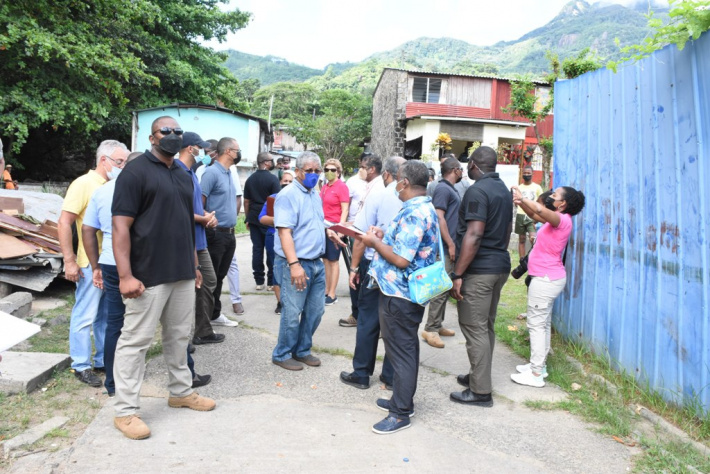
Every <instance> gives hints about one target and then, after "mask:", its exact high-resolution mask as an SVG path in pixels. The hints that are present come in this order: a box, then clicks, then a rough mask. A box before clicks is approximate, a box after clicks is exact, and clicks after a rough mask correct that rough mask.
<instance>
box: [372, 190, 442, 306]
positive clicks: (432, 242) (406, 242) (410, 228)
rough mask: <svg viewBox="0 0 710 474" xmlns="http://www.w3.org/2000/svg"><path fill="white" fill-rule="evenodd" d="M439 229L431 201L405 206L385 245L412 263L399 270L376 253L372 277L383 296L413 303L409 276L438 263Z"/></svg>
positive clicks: (424, 198)
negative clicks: (410, 294) (410, 295)
mask: <svg viewBox="0 0 710 474" xmlns="http://www.w3.org/2000/svg"><path fill="white" fill-rule="evenodd" d="M438 227H439V219H438V217H437V215H436V211H435V210H434V206H432V205H431V198H430V197H428V196H420V197H416V198H412V199H410V200H408V201H406V202H405V203H404V204H403V206H402V210H401V211H399V213H398V214H397V215H396V216H395V218H394V220H393V221H392V223H391V224H390V225H389V227H388V228H387V231H386V232H385V236H384V238H383V239H382V242H383V243H384V244H385V245H389V246H391V247H392V251H393V252H394V253H395V254H396V255H399V256H400V257H402V258H404V259H406V260H407V261H408V262H410V263H409V266H408V267H407V268H405V269H401V268H397V267H396V266H395V265H393V264H391V263H389V262H388V261H387V260H385V259H384V258H383V257H382V256H381V255H380V254H379V253H378V252H375V256H374V257H373V259H372V264H371V265H370V270H369V271H368V273H369V274H370V275H371V276H372V277H373V279H374V280H375V281H376V282H377V285H378V286H379V287H380V291H382V293H384V294H385V295H387V296H394V297H397V298H403V299H405V300H409V301H411V299H410V297H409V280H408V278H409V275H411V274H412V273H413V272H415V271H417V270H419V269H421V268H424V267H428V266H429V265H432V264H434V262H435V261H436V255H437V253H438V252H439V237H438V235H439V229H438Z"/></svg>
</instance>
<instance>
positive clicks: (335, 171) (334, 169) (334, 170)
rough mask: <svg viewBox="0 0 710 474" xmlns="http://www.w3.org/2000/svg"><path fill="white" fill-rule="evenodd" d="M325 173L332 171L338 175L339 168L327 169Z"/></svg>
mask: <svg viewBox="0 0 710 474" xmlns="http://www.w3.org/2000/svg"><path fill="white" fill-rule="evenodd" d="M324 171H325V172H326V173H327V172H328V171H332V172H333V173H337V172H338V170H337V168H326V169H325V170H324Z"/></svg>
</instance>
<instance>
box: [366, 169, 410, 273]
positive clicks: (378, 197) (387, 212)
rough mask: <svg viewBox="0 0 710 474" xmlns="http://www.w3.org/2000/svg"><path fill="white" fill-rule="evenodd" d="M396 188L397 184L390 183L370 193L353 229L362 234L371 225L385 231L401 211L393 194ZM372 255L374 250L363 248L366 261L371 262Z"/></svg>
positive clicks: (397, 199)
mask: <svg viewBox="0 0 710 474" xmlns="http://www.w3.org/2000/svg"><path fill="white" fill-rule="evenodd" d="M396 187H397V182H396V181H392V182H391V183H390V184H389V186H387V187H386V188H384V189H378V190H376V191H373V192H372V193H370V196H368V198H367V199H366V200H365V204H364V206H363V209H362V211H361V212H360V213H359V214H358V215H357V217H356V218H355V227H357V228H358V229H360V230H362V231H363V232H367V230H368V229H369V228H370V226H373V225H374V226H375V227H379V228H380V229H383V230H384V229H387V228H388V227H389V225H390V223H391V222H392V220H393V219H394V218H395V216H396V215H397V214H398V213H399V211H400V210H401V209H402V201H400V199H399V198H398V197H397V196H396V195H395V193H394V188H396ZM374 255H375V249H373V248H370V247H365V254H364V257H365V259H366V260H372V257H374Z"/></svg>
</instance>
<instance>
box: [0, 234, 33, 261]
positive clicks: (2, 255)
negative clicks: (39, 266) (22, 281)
mask: <svg viewBox="0 0 710 474" xmlns="http://www.w3.org/2000/svg"><path fill="white" fill-rule="evenodd" d="M35 252H37V248H36V247H34V246H32V245H30V244H26V243H25V242H23V241H21V240H20V239H18V238H16V237H13V236H11V235H7V234H4V233H2V232H0V259H7V258H17V257H26V256H27V255H32V254H33V253H35Z"/></svg>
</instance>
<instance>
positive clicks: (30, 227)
mask: <svg viewBox="0 0 710 474" xmlns="http://www.w3.org/2000/svg"><path fill="white" fill-rule="evenodd" d="M0 222H2V223H3V224H8V225H11V226H14V227H18V228H20V229H22V230H26V231H29V232H37V230H38V229H39V226H36V225H34V224H30V223H29V222H26V221H23V220H22V219H18V218H17V217H12V216H8V215H7V214H3V213H2V212H0Z"/></svg>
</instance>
